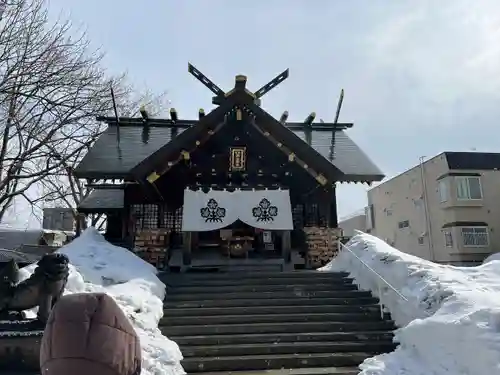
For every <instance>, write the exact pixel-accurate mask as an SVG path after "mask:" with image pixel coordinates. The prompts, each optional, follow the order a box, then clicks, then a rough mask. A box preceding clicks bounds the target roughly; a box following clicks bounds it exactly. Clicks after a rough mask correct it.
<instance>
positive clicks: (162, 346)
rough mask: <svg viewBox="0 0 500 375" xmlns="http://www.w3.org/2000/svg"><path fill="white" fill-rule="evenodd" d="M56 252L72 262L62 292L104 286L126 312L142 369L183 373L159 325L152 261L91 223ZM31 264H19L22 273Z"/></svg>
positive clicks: (160, 294) (158, 288)
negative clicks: (138, 344) (117, 243)
mask: <svg viewBox="0 0 500 375" xmlns="http://www.w3.org/2000/svg"><path fill="white" fill-rule="evenodd" d="M58 252H61V253H64V254H66V255H67V256H68V257H69V259H70V264H71V266H70V276H69V278H68V284H67V286H66V291H65V293H86V292H105V293H107V294H109V295H110V296H112V297H113V298H114V299H115V300H116V302H117V303H118V305H119V306H120V307H121V308H122V309H123V311H124V312H125V314H126V315H127V316H128V317H129V320H130V322H131V323H132V325H133V326H134V328H135V329H136V331H137V333H138V335H139V338H140V342H141V347H142V367H143V370H142V373H141V374H142V375H153V374H154V375H156V374H169V375H181V374H184V370H183V368H182V366H181V365H180V361H181V359H182V354H181V352H180V350H179V347H178V346H177V344H176V343H175V342H173V341H171V340H169V339H168V338H167V337H165V336H163V335H162V334H161V332H160V330H159V329H158V321H159V319H160V318H161V317H162V316H163V298H164V297H165V285H164V284H163V283H162V282H161V281H160V280H159V279H158V277H157V276H156V273H157V270H156V268H155V267H153V266H152V265H150V264H149V263H147V262H145V261H144V260H142V259H140V258H139V257H137V256H136V255H135V254H133V253H132V252H130V251H129V250H127V249H124V248H122V247H118V246H114V245H111V244H110V243H109V242H107V241H106V240H105V239H104V237H103V236H102V235H101V234H99V233H98V232H97V230H96V229H95V228H88V229H86V230H85V231H84V232H83V233H82V234H81V235H80V237H78V238H76V239H75V240H73V241H72V242H70V243H69V244H67V245H65V246H63V247H62V248H60V249H59V250H58ZM34 268H35V266H34V265H30V266H28V267H24V268H22V269H21V274H22V279H24V278H27V277H29V275H30V274H31V273H32V272H33V270H34ZM29 314H30V315H31V316H33V314H34V313H33V311H30V312H29Z"/></svg>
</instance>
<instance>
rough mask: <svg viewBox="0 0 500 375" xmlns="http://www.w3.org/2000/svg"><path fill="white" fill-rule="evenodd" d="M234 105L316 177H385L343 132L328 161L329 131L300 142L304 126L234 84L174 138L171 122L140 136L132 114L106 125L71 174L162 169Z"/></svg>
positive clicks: (139, 175) (138, 174)
mask: <svg viewBox="0 0 500 375" xmlns="http://www.w3.org/2000/svg"><path fill="white" fill-rule="evenodd" d="M236 108H239V109H238V110H240V109H244V110H246V111H248V112H249V113H250V115H251V116H253V118H255V126H256V127H257V128H259V129H260V131H261V132H262V133H263V134H264V135H265V136H269V139H272V140H273V142H274V143H275V144H276V145H278V146H279V147H281V145H282V146H283V147H282V150H284V149H285V148H286V149H288V150H289V152H290V153H293V154H295V155H296V157H297V159H298V160H300V161H301V162H302V164H303V165H304V167H305V168H308V166H309V167H311V168H312V169H314V171H315V172H314V173H317V176H318V177H323V178H325V177H326V180H327V181H329V182H335V181H353V182H373V181H380V180H382V178H383V177H384V175H383V174H382V172H381V171H380V170H379V169H378V168H377V167H376V166H375V165H374V164H373V162H372V161H371V160H370V159H369V158H368V157H367V156H366V154H365V153H364V152H363V151H362V150H361V149H360V148H359V147H358V146H357V145H356V144H355V143H354V142H353V141H352V140H351V139H350V138H349V136H348V135H347V134H346V133H345V132H344V131H342V130H338V131H336V134H335V147H334V149H335V158H334V159H333V160H329V159H330V156H331V155H330V148H331V143H332V142H331V141H332V133H331V132H330V131H321V132H314V131H312V142H311V146H309V145H308V144H307V143H306V142H305V133H304V132H305V130H304V131H295V132H293V131H291V130H290V129H288V128H287V127H286V125H284V124H283V123H281V122H280V121H278V120H276V119H275V118H274V117H272V116H271V115H270V114H269V113H267V112H266V111H264V110H263V109H262V108H260V106H258V105H256V104H255V99H254V97H252V94H251V93H249V92H248V91H247V90H244V89H241V88H238V87H237V86H235V89H233V90H232V91H231V92H230V93H228V94H227V95H226V97H225V98H223V99H222V100H221V103H220V105H219V106H218V107H216V108H215V109H214V110H213V111H211V112H210V113H209V114H207V115H206V116H204V117H202V118H201V119H200V120H199V121H198V122H196V123H195V124H194V125H192V126H191V127H189V128H187V129H185V130H184V131H183V132H179V133H178V135H177V137H175V139H174V140H172V139H171V127H166V126H148V128H149V130H148V131H149V137H147V141H145V140H144V137H143V136H142V135H143V131H144V125H143V123H142V121H139V122H136V123H135V125H136V126H134V125H132V124H133V121H132V120H133V119H128V121H127V125H126V126H120V129H119V137H118V134H117V131H118V129H117V127H116V124H115V125H113V126H110V127H109V128H108V129H107V130H106V131H105V132H104V134H103V135H102V136H101V137H100V138H99V139H98V141H97V142H96V144H95V145H94V146H93V147H92V148H91V150H90V151H89V152H88V154H87V155H86V156H85V157H84V159H83V160H82V162H81V163H80V164H79V165H78V167H77V168H76V170H75V174H76V175H77V176H78V177H81V178H98V179H99V178H100V179H102V178H106V179H112V178H131V179H135V180H143V179H145V178H146V177H147V176H148V175H149V174H151V173H153V172H156V173H160V174H161V173H162V172H161V171H160V170H161V169H162V168H165V166H166V164H167V162H171V161H173V160H175V159H178V158H180V153H181V152H182V151H183V150H187V151H189V152H191V151H192V150H193V149H195V148H196V147H197V146H195V145H202V144H203V142H204V141H206V140H207V139H208V138H209V136H207V134H210V132H209V130H212V131H214V129H222V127H223V126H224V123H225V117H226V116H227V115H228V113H230V112H231V111H234V110H236ZM179 130H180V129H179ZM215 131H216V130H215ZM212 133H213V132H212ZM200 147H201V146H200ZM165 170H166V169H164V171H165ZM320 175H322V176H320ZM318 177H317V179H318ZM318 181H320V180H319V179H318Z"/></svg>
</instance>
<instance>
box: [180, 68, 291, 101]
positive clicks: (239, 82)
mask: <svg viewBox="0 0 500 375" xmlns="http://www.w3.org/2000/svg"><path fill="white" fill-rule="evenodd" d="M188 72H189V73H191V74H192V75H193V76H194V77H195V78H196V79H197V80H198V81H200V82H201V83H203V84H204V85H205V86H206V87H207V88H208V89H209V90H210V91H212V92H213V93H214V94H215V96H214V97H213V98H212V103H213V104H216V105H220V104H221V103H222V101H223V100H224V98H226V97H228V96H229V95H231V94H232V93H233V92H234V91H235V90H245V91H246V92H247V93H248V94H249V95H251V96H252V97H253V98H254V103H255V104H256V105H259V106H260V104H261V102H260V98H262V97H263V96H264V95H266V94H267V93H268V92H269V91H271V90H272V89H274V88H275V87H276V86H278V85H279V84H280V83H281V82H283V81H284V80H285V79H287V78H288V75H289V70H288V69H286V70H284V71H283V72H281V73H280V74H278V75H277V76H276V77H274V78H273V79H272V80H270V81H269V82H268V83H266V84H265V85H264V86H262V87H261V88H260V89H258V90H257V91H255V92H253V93H252V92H250V91H248V90H247V89H246V83H247V76H245V75H243V74H238V75H236V77H235V83H234V88H233V89H232V90H231V91H229V92H227V93H226V92H224V91H223V90H222V89H221V88H220V87H219V86H217V85H216V84H215V83H213V82H212V81H211V80H210V79H209V78H208V77H207V76H206V75H204V74H203V73H202V72H200V71H199V70H198V69H196V67H195V66H194V65H192V64H191V63H188Z"/></svg>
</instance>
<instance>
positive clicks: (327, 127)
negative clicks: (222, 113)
mask: <svg viewBox="0 0 500 375" xmlns="http://www.w3.org/2000/svg"><path fill="white" fill-rule="evenodd" d="M198 116H199V119H201V117H203V116H201V117H200V115H199V114H198ZM280 119H281V118H280ZM96 120H97V121H101V122H105V123H106V124H108V125H109V126H116V118H115V117H106V116H99V117H97V118H96ZM119 121H120V127H126V126H142V125H143V124H144V120H143V118H142V117H137V118H134V117H120V118H119ZM198 121H199V120H179V119H178V120H177V121H173V120H171V119H160V118H158V119H156V118H149V120H148V124H149V126H151V127H165V128H178V129H187V128H190V127H191V126H193V125H196V124H197V123H198ZM283 125H284V126H286V127H287V128H288V129H289V130H291V131H300V130H303V129H304V123H303V122H286V123H284V124H283ZM353 125H354V124H353V123H351V122H344V123H340V122H339V123H337V124H335V123H333V122H325V123H320V122H313V123H312V124H311V126H310V129H311V130H312V131H319V132H321V131H329V132H331V131H332V130H344V129H349V128H352V127H353Z"/></svg>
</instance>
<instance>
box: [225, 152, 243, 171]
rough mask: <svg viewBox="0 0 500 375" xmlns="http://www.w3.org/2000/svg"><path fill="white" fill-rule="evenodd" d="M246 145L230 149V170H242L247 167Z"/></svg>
mask: <svg viewBox="0 0 500 375" xmlns="http://www.w3.org/2000/svg"><path fill="white" fill-rule="evenodd" d="M246 164H247V149H246V147H231V148H230V150H229V170H230V171H231V172H241V171H244V170H246V167H247V165H246Z"/></svg>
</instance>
